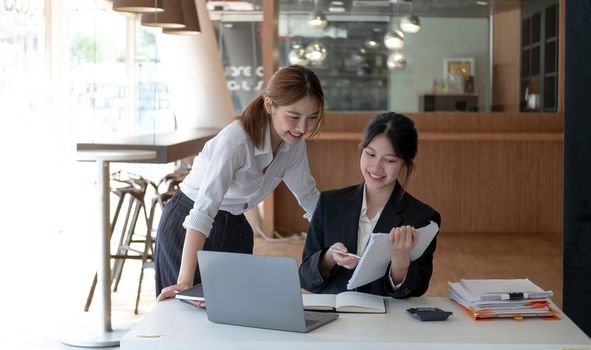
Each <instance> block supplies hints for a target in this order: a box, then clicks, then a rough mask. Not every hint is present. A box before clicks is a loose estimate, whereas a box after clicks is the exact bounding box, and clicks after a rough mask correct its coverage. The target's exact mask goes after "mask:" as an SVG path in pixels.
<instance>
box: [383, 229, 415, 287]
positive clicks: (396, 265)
mask: <svg viewBox="0 0 591 350" xmlns="http://www.w3.org/2000/svg"><path fill="white" fill-rule="evenodd" d="M388 241H389V242H390V257H391V261H392V265H391V268H390V275H391V277H392V280H393V281H394V283H396V284H398V283H400V282H402V281H404V278H405V277H406V273H407V272H408V267H409V266H410V252H411V251H412V249H413V248H414V247H415V246H416V245H417V241H418V240H417V230H415V228H414V227H412V226H408V225H407V226H401V227H395V228H393V229H392V230H391V231H390V237H388Z"/></svg>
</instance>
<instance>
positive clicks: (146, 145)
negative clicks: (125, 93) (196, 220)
mask: <svg viewBox="0 0 591 350" xmlns="http://www.w3.org/2000/svg"><path fill="white" fill-rule="evenodd" d="M219 131H220V129H216V128H196V129H189V130H176V131H171V132H166V133H159V134H150V135H138V136H128V137H114V138H103V139H100V140H95V141H93V142H78V143H77V144H76V150H78V151H97V150H98V151H100V150H117V149H121V148H125V149H130V150H145V151H155V152H156V157H152V158H151V159H148V160H142V159H138V160H137V162H138V163H170V162H174V161H177V160H179V159H183V158H186V157H189V156H194V155H196V154H197V153H199V151H201V149H202V148H203V145H205V143H206V142H207V141H209V140H210V139H211V138H213V137H214V136H215V135H217V133H218V132H219Z"/></svg>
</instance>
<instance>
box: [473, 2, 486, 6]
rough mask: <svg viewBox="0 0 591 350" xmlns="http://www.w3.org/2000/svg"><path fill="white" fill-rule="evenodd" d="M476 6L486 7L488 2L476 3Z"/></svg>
mask: <svg viewBox="0 0 591 350" xmlns="http://www.w3.org/2000/svg"><path fill="white" fill-rule="evenodd" d="M476 5H480V6H486V5H488V2H487V1H476Z"/></svg>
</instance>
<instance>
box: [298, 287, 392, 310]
mask: <svg viewBox="0 0 591 350" xmlns="http://www.w3.org/2000/svg"><path fill="white" fill-rule="evenodd" d="M302 299H303V301H304V309H305V310H312V311H336V312H356V313H372V314H373V313H386V304H385V301H384V297H382V296H380V295H373V294H367V293H361V292H342V293H339V294H302Z"/></svg>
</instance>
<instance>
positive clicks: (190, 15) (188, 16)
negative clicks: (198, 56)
mask: <svg viewBox="0 0 591 350" xmlns="http://www.w3.org/2000/svg"><path fill="white" fill-rule="evenodd" d="M180 1H181V8H182V10H183V20H184V22H185V27H184V28H164V29H162V32H163V33H165V34H182V35H196V34H201V26H200V25H199V14H198V13H197V6H196V5H195V0H180Z"/></svg>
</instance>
